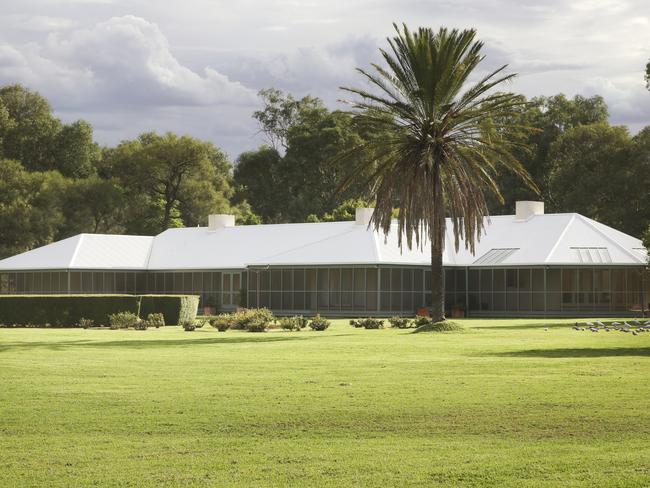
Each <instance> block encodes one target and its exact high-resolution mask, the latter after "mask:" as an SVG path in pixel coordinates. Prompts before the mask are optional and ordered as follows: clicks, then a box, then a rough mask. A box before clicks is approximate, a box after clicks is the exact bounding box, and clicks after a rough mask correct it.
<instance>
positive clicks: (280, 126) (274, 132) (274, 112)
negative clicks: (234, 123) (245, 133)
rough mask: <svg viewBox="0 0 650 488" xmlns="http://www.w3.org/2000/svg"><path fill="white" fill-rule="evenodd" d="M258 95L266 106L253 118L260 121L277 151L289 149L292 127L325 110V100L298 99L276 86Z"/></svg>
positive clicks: (263, 130)
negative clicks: (288, 139) (289, 136)
mask: <svg viewBox="0 0 650 488" xmlns="http://www.w3.org/2000/svg"><path fill="white" fill-rule="evenodd" d="M258 95H259V97H260V98H261V99H262V102H263V103H264V107H263V108H262V110H256V111H255V112H253V118H255V119H256V120H257V121H258V123H259V125H260V130H261V131H262V132H263V133H264V134H265V135H266V138H267V140H268V142H269V144H271V147H272V148H273V149H275V150H276V151H280V149H285V150H286V149H287V136H288V133H289V129H291V127H293V126H295V125H298V124H300V123H302V122H304V120H305V119H306V118H307V117H309V116H310V115H314V114H317V113H319V112H323V111H325V107H324V106H323V102H322V101H321V100H320V99H318V98H314V97H311V96H305V97H303V98H301V99H300V100H296V99H294V98H293V96H292V95H291V94H287V95H285V94H284V93H283V92H282V91H280V90H277V89H275V88H268V89H265V90H260V92H259V93H258Z"/></svg>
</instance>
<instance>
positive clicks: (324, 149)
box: [278, 111, 372, 222]
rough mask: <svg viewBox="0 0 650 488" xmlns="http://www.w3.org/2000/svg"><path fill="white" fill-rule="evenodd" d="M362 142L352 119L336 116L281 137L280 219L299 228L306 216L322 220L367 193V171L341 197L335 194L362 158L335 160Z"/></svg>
mask: <svg viewBox="0 0 650 488" xmlns="http://www.w3.org/2000/svg"><path fill="white" fill-rule="evenodd" d="M363 141H364V138H363V135H362V134H361V131H360V127H359V125H358V124H357V123H356V121H355V120H354V119H353V117H352V116H351V115H350V114H348V113H344V112H341V111H333V112H327V111H326V112H322V113H320V114H319V115H318V116H314V117H313V118H311V119H309V120H308V121H304V122H303V123H301V124H298V125H295V126H294V127H292V128H291V129H290V131H289V134H288V137H287V152H286V154H285V156H284V158H282V160H281V162H280V164H279V170H278V173H279V175H280V178H279V182H280V186H279V188H281V189H282V197H283V199H282V200H281V204H282V206H281V210H280V213H281V215H282V216H283V217H284V218H286V219H287V220H289V221H290V222H303V221H304V220H305V218H306V217H307V216H308V215H309V214H315V215H323V214H325V213H327V212H331V211H332V210H334V209H335V208H336V207H337V206H338V205H340V204H341V203H343V202H344V201H345V200H347V199H350V198H355V197H358V196H359V195H360V194H361V193H363V192H365V191H366V190H367V186H366V185H365V182H364V180H363V178H362V176H363V175H368V174H369V171H370V169H371V166H372V165H369V166H364V167H363V169H360V171H361V174H360V175H359V178H358V179H357V180H355V181H354V182H351V184H350V185H348V186H347V187H346V188H345V189H344V190H343V191H340V190H338V188H339V187H340V186H341V182H342V181H343V179H344V178H345V176H346V173H347V169H348V167H349V166H350V165H354V164H355V163H356V162H357V161H358V160H359V158H362V157H363V158H365V156H367V154H366V153H365V152H364V151H361V150H359V151H358V153H355V154H354V155H351V156H350V157H349V158H348V160H347V161H339V160H337V158H336V156H337V154H339V153H340V152H341V151H345V150H351V149H352V148H359V147H361V145H362V143H363Z"/></svg>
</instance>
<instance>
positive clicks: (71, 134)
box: [52, 120, 100, 178]
mask: <svg viewBox="0 0 650 488" xmlns="http://www.w3.org/2000/svg"><path fill="white" fill-rule="evenodd" d="M99 158H100V150H99V146H97V144H95V142H93V128H92V127H91V125H90V124H89V123H88V122H85V121H83V120H78V121H76V122H73V123H72V124H68V125H64V126H63V127H61V130H60V131H59V133H58V134H57V136H56V139H55V147H54V158H53V163H52V166H53V167H54V169H57V170H59V172H60V173H61V174H63V175H65V176H68V177H72V178H87V177H88V176H91V175H92V174H94V173H95V166H96V164H97V161H98V160H99Z"/></svg>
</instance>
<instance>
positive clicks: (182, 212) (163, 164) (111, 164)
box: [100, 133, 232, 234]
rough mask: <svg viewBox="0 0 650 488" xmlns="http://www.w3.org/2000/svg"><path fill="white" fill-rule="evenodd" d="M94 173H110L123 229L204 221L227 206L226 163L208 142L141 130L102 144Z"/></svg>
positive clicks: (155, 229) (153, 229)
mask: <svg viewBox="0 0 650 488" xmlns="http://www.w3.org/2000/svg"><path fill="white" fill-rule="evenodd" d="M104 159H105V161H104V163H102V168H101V169H100V173H101V174H102V175H105V176H110V177H114V178H116V179H117V180H118V181H119V182H120V185H121V186H122V187H123V188H124V190H125V196H126V198H127V201H128V203H127V205H128V208H129V210H128V212H127V215H128V219H127V221H126V230H127V232H131V233H138V234H140V233H142V234H155V233H158V232H162V231H164V230H166V229H168V228H170V227H178V226H182V225H187V226H194V225H198V224H202V223H205V222H206V221H207V216H208V214H209V213H214V212H224V211H228V209H229V208H230V205H229V201H228V199H229V198H230V197H231V196H232V188H231V179H232V175H231V174H230V163H229V162H228V160H227V158H226V156H225V155H224V153H223V152H222V151H221V150H219V149H218V148H216V147H215V146H214V145H213V144H211V143H209V142H204V141H200V140H198V139H194V138H192V137H189V136H177V135H175V134H172V133H167V134H164V135H158V134H155V133H145V134H142V135H140V137H139V138H138V139H136V140H134V141H125V142H122V143H121V144H120V145H119V146H117V147H116V148H114V149H109V150H106V151H105V153H104Z"/></svg>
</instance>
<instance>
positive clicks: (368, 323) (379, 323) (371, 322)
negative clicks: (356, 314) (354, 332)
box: [350, 317, 384, 329]
mask: <svg viewBox="0 0 650 488" xmlns="http://www.w3.org/2000/svg"><path fill="white" fill-rule="evenodd" d="M350 325H352V327H355V328H357V329H359V328H361V327H363V328H364V329H383V328H384V321H383V320H381V319H373V318H372V317H367V318H365V319H357V320H350Z"/></svg>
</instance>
